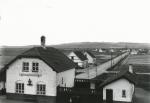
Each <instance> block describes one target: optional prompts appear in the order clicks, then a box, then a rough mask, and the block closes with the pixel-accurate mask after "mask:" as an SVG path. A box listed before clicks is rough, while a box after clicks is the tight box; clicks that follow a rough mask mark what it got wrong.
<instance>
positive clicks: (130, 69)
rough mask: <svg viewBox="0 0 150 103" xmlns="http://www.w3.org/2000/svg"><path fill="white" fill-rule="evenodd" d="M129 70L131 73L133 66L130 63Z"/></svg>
mask: <svg viewBox="0 0 150 103" xmlns="http://www.w3.org/2000/svg"><path fill="white" fill-rule="evenodd" d="M129 72H130V73H133V66H132V64H129Z"/></svg>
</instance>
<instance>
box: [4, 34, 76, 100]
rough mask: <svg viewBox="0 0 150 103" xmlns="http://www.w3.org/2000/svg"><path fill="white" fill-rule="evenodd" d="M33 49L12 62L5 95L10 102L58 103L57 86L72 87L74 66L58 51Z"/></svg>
mask: <svg viewBox="0 0 150 103" xmlns="http://www.w3.org/2000/svg"><path fill="white" fill-rule="evenodd" d="M41 45H42V46H41V47H33V48H31V49H29V50H27V51H26V52H24V53H22V54H20V55H18V56H17V57H16V58H15V59H13V60H12V61H10V62H9V63H8V64H7V65H6V66H5V67H4V69H5V70H6V95H7V98H9V99H23V100H24V99H44V100H45V99H48V101H51V103H55V101H56V96H57V87H58V86H60V87H73V86H74V78H75V66H76V65H75V64H74V63H73V62H72V61H71V60H70V59H69V58H68V57H67V56H65V55H64V54H63V53H62V52H60V51H59V50H57V49H55V48H52V47H46V46H45V37H42V38H41Z"/></svg>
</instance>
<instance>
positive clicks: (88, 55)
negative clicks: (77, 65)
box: [84, 51, 96, 64]
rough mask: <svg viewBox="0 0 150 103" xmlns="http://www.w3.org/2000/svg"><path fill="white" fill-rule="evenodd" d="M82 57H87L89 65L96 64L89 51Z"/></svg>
mask: <svg viewBox="0 0 150 103" xmlns="http://www.w3.org/2000/svg"><path fill="white" fill-rule="evenodd" d="M84 55H85V56H86V57H87V59H88V63H89V64H95V63H96V57H95V56H94V55H93V54H92V53H91V52H90V51H85V52H84Z"/></svg>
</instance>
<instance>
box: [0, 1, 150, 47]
mask: <svg viewBox="0 0 150 103" xmlns="http://www.w3.org/2000/svg"><path fill="white" fill-rule="evenodd" d="M41 35H45V36H46V40H47V41H46V43H47V45H51V44H60V43H68V42H84V41H85V42H88V41H90V42H101V41H106V42H145V43H150V37H149V35H150V0H0V46H2V45H9V46H16V45H39V44H40V36H41Z"/></svg>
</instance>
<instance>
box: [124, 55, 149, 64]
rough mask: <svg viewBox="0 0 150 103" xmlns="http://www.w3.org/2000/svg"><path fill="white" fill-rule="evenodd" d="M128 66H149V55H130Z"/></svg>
mask: <svg viewBox="0 0 150 103" xmlns="http://www.w3.org/2000/svg"><path fill="white" fill-rule="evenodd" d="M127 63H128V64H149V65H150V55H130V56H129V58H128V61H127Z"/></svg>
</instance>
